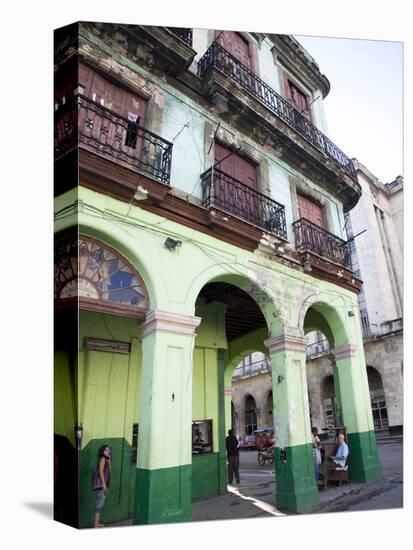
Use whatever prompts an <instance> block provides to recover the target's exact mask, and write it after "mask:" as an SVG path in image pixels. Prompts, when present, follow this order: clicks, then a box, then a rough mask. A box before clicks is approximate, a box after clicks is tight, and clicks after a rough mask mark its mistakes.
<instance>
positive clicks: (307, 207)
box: [297, 195, 324, 228]
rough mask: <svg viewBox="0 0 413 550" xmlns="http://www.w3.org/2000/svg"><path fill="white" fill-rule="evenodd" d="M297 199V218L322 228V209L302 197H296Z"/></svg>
mask: <svg viewBox="0 0 413 550" xmlns="http://www.w3.org/2000/svg"><path fill="white" fill-rule="evenodd" d="M297 199H298V213H299V217H300V218H305V219H306V220H308V221H310V222H312V223H315V224H316V225H318V226H319V227H323V228H324V220H323V209H322V207H321V206H320V205H319V204H317V203H316V202H314V201H312V200H311V199H309V198H308V197H305V196H304V195H297Z"/></svg>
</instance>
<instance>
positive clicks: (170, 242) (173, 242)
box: [164, 237, 182, 250]
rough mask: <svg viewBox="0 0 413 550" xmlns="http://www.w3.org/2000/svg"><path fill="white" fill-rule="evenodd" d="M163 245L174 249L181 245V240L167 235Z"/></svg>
mask: <svg viewBox="0 0 413 550" xmlns="http://www.w3.org/2000/svg"><path fill="white" fill-rule="evenodd" d="M164 245H165V247H166V248H167V249H168V250H175V249H176V247H177V246H181V245H182V241H178V240H177V239H172V238H171V237H168V238H167V239H166V241H165V242H164Z"/></svg>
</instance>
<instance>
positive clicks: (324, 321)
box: [298, 292, 357, 348]
mask: <svg viewBox="0 0 413 550" xmlns="http://www.w3.org/2000/svg"><path fill="white" fill-rule="evenodd" d="M349 311H353V304H351V303H349V302H347V301H346V300H345V299H344V298H343V297H342V296H337V295H335V294H333V293H331V294H327V293H319V292H317V293H313V294H310V295H309V296H307V298H305V300H304V301H303V303H302V305H301V307H300V309H299V312H298V329H299V331H300V332H301V333H304V334H308V333H309V332H311V331H312V330H320V331H321V332H322V333H323V334H324V335H325V337H326V338H327V340H328V341H329V344H330V347H331V348H334V347H340V346H343V345H345V344H348V343H351V340H352V334H351V333H350V330H349V323H350V317H349V316H348V312H349ZM353 313H354V312H353ZM355 315H357V313H355Z"/></svg>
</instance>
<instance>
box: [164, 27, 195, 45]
mask: <svg viewBox="0 0 413 550" xmlns="http://www.w3.org/2000/svg"><path fill="white" fill-rule="evenodd" d="M166 28H167V29H168V30H170V31H171V33H173V34H175V35H176V36H177V37H178V38H180V39H181V40H183V41H184V42H185V44H187V45H188V46H191V47H192V29H185V28H182V27H166Z"/></svg>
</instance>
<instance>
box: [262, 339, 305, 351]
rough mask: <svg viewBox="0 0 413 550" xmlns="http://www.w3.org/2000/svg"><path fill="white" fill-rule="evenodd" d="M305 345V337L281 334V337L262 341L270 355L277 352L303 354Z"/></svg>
mask: <svg viewBox="0 0 413 550" xmlns="http://www.w3.org/2000/svg"><path fill="white" fill-rule="evenodd" d="M307 344H308V338H307V336H293V335H291V334H282V335H281V336H276V337H275V338H268V339H267V340H264V345H265V346H266V347H267V348H268V350H269V352H270V353H277V352H279V351H300V352H302V353H305V348H306V347H307Z"/></svg>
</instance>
